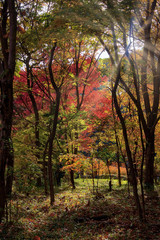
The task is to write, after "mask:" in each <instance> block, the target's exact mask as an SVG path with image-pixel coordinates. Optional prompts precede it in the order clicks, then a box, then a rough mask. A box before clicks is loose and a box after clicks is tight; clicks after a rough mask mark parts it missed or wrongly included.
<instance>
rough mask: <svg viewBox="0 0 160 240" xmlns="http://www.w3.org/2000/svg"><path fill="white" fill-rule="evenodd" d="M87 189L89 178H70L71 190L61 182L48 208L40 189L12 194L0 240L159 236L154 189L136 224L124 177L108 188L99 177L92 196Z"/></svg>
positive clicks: (144, 239)
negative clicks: (143, 216) (73, 185)
mask: <svg viewBox="0 0 160 240" xmlns="http://www.w3.org/2000/svg"><path fill="white" fill-rule="evenodd" d="M96 181H97V180H96ZM95 183H96V185H97V182H95ZM92 190H93V189H92V181H91V180H90V179H85V180H82V179H76V189H75V190H72V189H71V187H67V186H64V185H63V187H61V189H59V192H57V193H56V197H55V199H56V200H55V204H54V206H52V207H50V204H49V198H48V197H44V196H43V195H40V193H37V194H36V195H31V196H29V197H27V198H26V196H24V195H22V194H21V195H18V196H15V197H14V199H13V200H12V201H11V202H10V204H9V206H8V208H9V211H8V223H2V224H1V226H0V239H1V240H4V239H9V240H12V239H16V240H22V239H31V240H51V239H53V240H58V239H59V240H70V239H72V240H78V239H79V240H96V239H100V240H107V239H108V240H110V239H111V240H114V239H122V240H125V239H126V240H127V239H129V240H131V239H133V240H136V239H137V240H156V239H157V240H158V239H160V231H159V229H160V219H159V216H160V198H159V197H158V195H157V192H156V193H154V194H152V196H149V195H145V202H146V221H144V222H141V221H139V218H138V215H137V211H136V208H135V206H134V199H133V196H132V194H130V195H129V194H128V190H127V184H126V182H125V181H123V183H122V187H119V186H118V182H117V181H116V180H114V181H113V190H112V191H111V192H110V191H108V180H106V179H101V180H99V181H98V192H96V193H95V194H93V193H92ZM157 190H159V187H158V186H157Z"/></svg>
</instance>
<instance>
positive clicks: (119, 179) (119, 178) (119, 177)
mask: <svg viewBox="0 0 160 240" xmlns="http://www.w3.org/2000/svg"><path fill="white" fill-rule="evenodd" d="M120 166H121V165H120V161H119V151H117V167H118V182H119V186H120V187H121V169H120Z"/></svg>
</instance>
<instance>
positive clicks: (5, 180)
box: [0, 0, 17, 222]
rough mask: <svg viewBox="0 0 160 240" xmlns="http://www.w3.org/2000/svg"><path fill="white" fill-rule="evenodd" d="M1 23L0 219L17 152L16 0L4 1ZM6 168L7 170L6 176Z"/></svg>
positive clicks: (11, 179)
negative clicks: (14, 132)
mask: <svg viewBox="0 0 160 240" xmlns="http://www.w3.org/2000/svg"><path fill="white" fill-rule="evenodd" d="M0 7H1V22H0V40H1V53H0V88H1V95H0V120H1V122H0V125H1V128H0V196H1V198H0V222H1V221H2V217H3V215H4V208H5V203H6V201H7V197H8V196H10V195H11V191H12V181H13V165H14V154H13V147H12V139H11V130H12V116H13V77H14V70H15V58H16V31H17V14H16V9H15V1H14V0H5V1H1V3H0ZM6 168H7V169H8V171H7V175H6Z"/></svg>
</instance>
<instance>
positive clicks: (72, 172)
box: [70, 169, 76, 189]
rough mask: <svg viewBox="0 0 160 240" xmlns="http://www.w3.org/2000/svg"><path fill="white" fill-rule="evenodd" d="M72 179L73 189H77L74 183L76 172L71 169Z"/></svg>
mask: <svg viewBox="0 0 160 240" xmlns="http://www.w3.org/2000/svg"><path fill="white" fill-rule="evenodd" d="M70 179H71V184H72V188H73V189H75V188H76V187H75V183H74V171H73V170H72V169H71V170H70Z"/></svg>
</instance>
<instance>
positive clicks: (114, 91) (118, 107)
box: [112, 62, 143, 220]
mask: <svg viewBox="0 0 160 240" xmlns="http://www.w3.org/2000/svg"><path fill="white" fill-rule="evenodd" d="M120 67H121V62H120V63H119V65H118V69H117V76H116V82H115V85H114V88H113V91H112V97H113V100H114V105H115V109H116V112H117V115H118V117H119V119H120V122H121V126H122V130H123V137H124V141H125V147H126V153H127V157H128V161H129V167H130V171H131V177H132V183H133V194H134V198H135V203H136V206H137V210H138V214H139V218H140V220H142V219H143V214H142V208H141V203H140V200H139V195H138V189H137V179H136V175H135V171H134V166H133V159H132V154H131V150H130V146H129V141H128V134H127V129H126V124H125V120H124V118H123V116H122V113H121V109H120V106H119V104H118V100H117V95H116V91H117V87H118V84H119V81H120V79H121V74H120V71H121V69H120Z"/></svg>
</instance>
